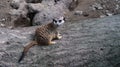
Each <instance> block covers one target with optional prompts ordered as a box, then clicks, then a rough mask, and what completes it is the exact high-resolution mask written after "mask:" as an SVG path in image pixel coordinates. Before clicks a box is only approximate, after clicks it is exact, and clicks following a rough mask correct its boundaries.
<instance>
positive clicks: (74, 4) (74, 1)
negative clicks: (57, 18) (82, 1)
mask: <svg viewBox="0 0 120 67" xmlns="http://www.w3.org/2000/svg"><path fill="white" fill-rule="evenodd" d="M78 4H79V0H72V2H71V3H70V5H69V7H68V9H69V10H70V11H73V10H74V9H75V8H76V7H77V6H78Z"/></svg>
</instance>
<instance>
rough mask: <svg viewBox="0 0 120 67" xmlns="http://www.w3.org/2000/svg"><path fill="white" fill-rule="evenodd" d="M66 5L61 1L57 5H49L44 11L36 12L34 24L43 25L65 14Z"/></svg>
mask: <svg viewBox="0 0 120 67" xmlns="http://www.w3.org/2000/svg"><path fill="white" fill-rule="evenodd" d="M66 11H67V10H66V7H65V6H64V5H63V4H62V3H61V4H57V5H55V6H47V7H46V8H45V9H43V10H42V11H40V12H38V13H36V15H35V17H34V18H33V25H42V24H46V23H48V22H49V21H51V20H52V19H53V18H56V17H58V16H64V15H65V14H66Z"/></svg>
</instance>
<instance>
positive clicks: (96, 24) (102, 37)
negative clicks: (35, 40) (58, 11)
mask: <svg viewBox="0 0 120 67" xmlns="http://www.w3.org/2000/svg"><path fill="white" fill-rule="evenodd" d="M119 17H120V15H117V16H111V17H108V18H101V19H92V20H85V21H72V22H66V23H65V25H64V26H63V27H62V28H60V30H61V31H62V32H61V33H62V35H63V38H62V39H61V40H57V44H56V45H51V46H35V47H33V48H31V49H30V50H29V52H28V53H27V55H26V56H25V59H24V60H23V61H22V62H21V63H20V64H18V63H17V61H18V58H19V57H20V55H21V52H22V50H23V47H24V46H25V45H26V43H28V42H29V41H30V40H31V39H32V36H33V35H34V33H33V32H34V30H35V28H36V27H30V28H23V29H14V30H10V29H6V28H0V66H1V67H119V66H120V35H119V34H120V18H119ZM68 24H69V25H68Z"/></svg>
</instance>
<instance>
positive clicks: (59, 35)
mask: <svg viewBox="0 0 120 67" xmlns="http://www.w3.org/2000/svg"><path fill="white" fill-rule="evenodd" d="M57 38H58V39H61V38H62V35H61V34H60V33H59V32H58V31H57Z"/></svg>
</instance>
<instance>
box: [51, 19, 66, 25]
mask: <svg viewBox="0 0 120 67" xmlns="http://www.w3.org/2000/svg"><path fill="white" fill-rule="evenodd" d="M64 22H65V17H59V18H57V19H53V24H54V25H55V26H57V27H58V26H60V25H62V24H63V23H64Z"/></svg>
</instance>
